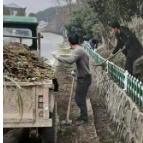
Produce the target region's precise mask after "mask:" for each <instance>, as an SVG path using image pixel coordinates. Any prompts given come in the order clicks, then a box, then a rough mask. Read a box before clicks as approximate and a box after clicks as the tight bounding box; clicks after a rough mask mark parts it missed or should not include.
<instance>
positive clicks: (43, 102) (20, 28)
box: [3, 16, 57, 143]
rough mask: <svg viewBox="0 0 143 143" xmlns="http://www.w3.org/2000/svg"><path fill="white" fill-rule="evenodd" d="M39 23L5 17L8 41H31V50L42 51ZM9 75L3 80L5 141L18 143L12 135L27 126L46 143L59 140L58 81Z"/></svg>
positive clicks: (30, 131) (33, 19) (34, 19)
mask: <svg viewBox="0 0 143 143" xmlns="http://www.w3.org/2000/svg"><path fill="white" fill-rule="evenodd" d="M37 25H38V22H37V19H36V18H34V17H20V16H4V17H3V26H4V35H3V37H4V44H6V43H7V42H19V43H22V44H27V43H28V44H27V45H28V46H29V48H30V50H35V52H37V53H39V52H40V38H41V37H40V34H37V32H36V29H37ZM7 50H8V49H7ZM17 62H18V61H17ZM7 68H8V67H7ZM9 70H10V69H9ZM22 70H25V69H22ZM7 78H9V77H6V80H4V82H3V91H4V93H3V128H4V133H6V134H4V143H7V142H11V143H12V142H15V143H16V142H17V139H16V141H13V140H14V139H13V137H12V138H10V137H9V134H11V133H13V134H14V132H16V131H18V130H19V129H26V131H28V132H29V136H30V137H33V136H35V137H41V138H42V143H56V130H57V128H56V126H57V106H56V103H55V100H54V91H56V90H57V89H55V86H56V85H57V83H55V81H54V83H53V79H46V80H43V81H41V80H40V81H33V82H29V81H25V82H22V81H20V82H15V81H14V80H13V79H7ZM28 80H29V79H28ZM56 88H57V87H56ZM12 129H15V130H12ZM9 140H10V141H9Z"/></svg>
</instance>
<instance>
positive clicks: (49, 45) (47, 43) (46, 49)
mask: <svg viewBox="0 0 143 143" xmlns="http://www.w3.org/2000/svg"><path fill="white" fill-rule="evenodd" d="M41 34H42V35H43V36H44V38H43V39H42V40H41V56H42V57H45V58H47V59H49V61H50V62H51V63H53V60H54V59H53V57H52V55H51V52H52V51H57V50H58V44H61V43H62V42H63V37H62V36H60V35H56V34H52V33H41Z"/></svg>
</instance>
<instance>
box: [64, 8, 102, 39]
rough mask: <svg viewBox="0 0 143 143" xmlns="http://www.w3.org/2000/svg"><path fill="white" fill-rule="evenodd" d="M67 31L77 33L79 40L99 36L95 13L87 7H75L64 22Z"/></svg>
mask: <svg viewBox="0 0 143 143" xmlns="http://www.w3.org/2000/svg"><path fill="white" fill-rule="evenodd" d="M66 28H67V30H68V33H69V34H70V33H78V35H79V36H80V39H81V41H83V40H89V39H90V38H93V37H95V36H97V37H99V35H100V29H99V25H98V20H97V17H96V15H95V14H94V13H93V12H92V11H89V10H88V9H83V8H80V9H76V10H74V11H73V12H72V15H71V18H70V20H69V22H68V23H67V24H66Z"/></svg>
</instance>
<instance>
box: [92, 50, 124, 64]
mask: <svg viewBox="0 0 143 143" xmlns="http://www.w3.org/2000/svg"><path fill="white" fill-rule="evenodd" d="M123 50H124V49H122V50H120V51H118V52H117V53H116V54H114V55H113V56H112V57H108V58H107V59H106V60H105V61H104V62H102V63H101V64H98V65H95V66H102V65H104V63H106V61H108V60H110V59H112V58H113V57H115V56H116V55H118V54H119V53H121V52H122V51H123Z"/></svg>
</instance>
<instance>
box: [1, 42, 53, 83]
mask: <svg viewBox="0 0 143 143" xmlns="http://www.w3.org/2000/svg"><path fill="white" fill-rule="evenodd" d="M46 61H47V60H46V59H44V58H41V57H39V56H37V55H36V54H35V53H34V51H31V50H30V49H29V48H28V46H27V45H23V44H19V43H8V44H6V45H4V47H3V74H4V76H8V77H11V78H13V79H14V80H15V81H17V82H30V81H35V80H38V81H39V80H43V79H51V78H53V76H54V75H53V69H52V67H51V66H50V65H49V64H48V62H46Z"/></svg>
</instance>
